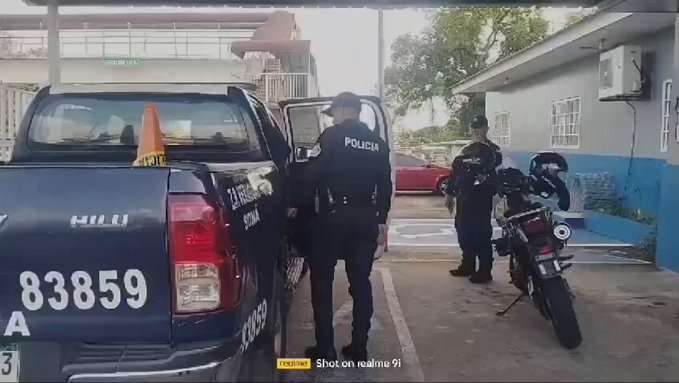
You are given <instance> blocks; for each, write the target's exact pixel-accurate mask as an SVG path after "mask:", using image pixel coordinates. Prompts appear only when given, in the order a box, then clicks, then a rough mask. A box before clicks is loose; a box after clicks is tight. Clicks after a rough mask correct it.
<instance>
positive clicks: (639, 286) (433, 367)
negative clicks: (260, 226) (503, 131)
mask: <svg viewBox="0 0 679 383" xmlns="http://www.w3.org/2000/svg"><path fill="white" fill-rule="evenodd" d="M408 198H417V197H408ZM405 202H407V204H408V205H417V204H420V203H422V201H405ZM396 209H397V211H398V212H399V213H403V209H402V207H401V206H400V205H399V204H398V202H397V206H396ZM406 213H407V212H406ZM575 251H576V258H580V257H591V258H593V259H598V258H597V257H601V256H606V255H611V254H609V253H610V250H608V249H605V248H597V249H590V248H578V249H576V250H575ZM618 251H620V250H618ZM613 255H614V256H616V257H617V256H619V255H620V254H613ZM459 259H460V258H459V250H458V249H457V248H454V247H393V248H392V249H391V250H390V251H389V252H388V253H387V254H386V255H385V256H384V257H382V258H381V259H380V260H379V261H377V262H376V264H375V270H374V272H373V274H372V283H373V291H374V296H375V318H374V320H373V330H372V331H371V339H370V344H369V352H370V356H371V357H372V358H374V359H376V360H377V361H382V362H386V361H391V362H392V364H396V367H393V366H392V367H388V368H364V369H351V368H336V369H315V370H313V371H312V372H295V373H287V374H286V378H287V379H288V380H290V381H293V380H294V381H421V380H424V381H516V380H521V381H573V380H577V381H673V380H677V379H679V363H677V361H679V347H678V346H677V345H678V344H679V289H677V286H679V276H678V275H677V274H674V273H670V272H666V271H659V270H657V269H656V268H655V267H654V266H652V265H640V264H636V265H633V264H600V263H579V264H575V265H574V266H573V267H572V268H571V269H570V270H569V271H568V272H567V273H566V276H567V278H568V280H569V283H570V285H571V287H572V289H573V291H574V293H575V296H576V298H575V301H574V305H575V310H576V312H577V315H578V319H579V322H580V326H581V329H582V333H583V338H584V341H583V344H582V345H581V346H580V347H579V348H578V349H576V350H573V351H569V350H565V349H563V348H562V347H561V346H560V345H559V343H558V341H557V339H556V337H555V335H554V332H553V330H552V328H551V325H550V323H549V322H547V321H545V320H544V319H542V317H541V316H540V315H539V314H538V312H537V311H536V310H535V309H534V308H533V307H532V306H531V305H530V303H529V302H528V301H523V302H521V303H519V304H518V305H517V306H516V307H514V309H512V311H510V312H509V314H508V315H506V316H505V317H502V318H500V317H497V316H496V315H495V312H496V311H497V310H499V309H501V308H502V307H503V306H505V305H507V304H508V303H510V302H511V301H512V300H513V298H514V297H516V295H517V293H518V291H517V290H516V289H515V288H514V287H513V286H511V285H510V284H509V283H508V280H509V278H508V275H507V272H506V270H507V265H506V263H503V262H497V263H496V264H495V267H494V270H493V276H494V278H495V281H494V282H493V283H491V284H490V285H487V286H476V285H472V284H471V283H470V282H469V281H467V280H466V279H464V278H462V279H459V278H453V277H450V276H449V274H448V272H447V270H448V269H450V268H453V267H455V266H456V265H457V263H458V261H459ZM334 292H335V295H334V296H335V300H334V305H335V310H336V327H335V331H336V347H337V349H338V351H339V348H340V347H341V346H342V345H343V344H344V343H345V342H347V341H348V339H349V334H350V330H351V325H350V320H349V318H348V313H349V311H350V307H351V299H350V297H349V296H348V292H347V281H346V275H345V272H344V267H343V265H342V263H340V264H339V265H338V268H337V272H336V282H335V287H334ZM289 323H290V329H289V339H290V340H289V342H290V343H289V355H290V356H293V357H294V356H302V353H303V349H304V347H305V346H307V345H310V344H312V343H313V319H312V312H311V300H310V295H309V286H308V278H306V280H305V281H304V282H303V284H302V286H301V287H300V290H299V291H298V293H297V294H296V296H295V300H294V304H293V311H292V313H291V318H290V322H289Z"/></svg>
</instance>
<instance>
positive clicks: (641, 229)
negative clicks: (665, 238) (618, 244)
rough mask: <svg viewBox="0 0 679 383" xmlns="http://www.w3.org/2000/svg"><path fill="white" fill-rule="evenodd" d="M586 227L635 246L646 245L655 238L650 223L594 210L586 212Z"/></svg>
mask: <svg viewBox="0 0 679 383" xmlns="http://www.w3.org/2000/svg"><path fill="white" fill-rule="evenodd" d="M585 228H586V229H587V230H589V231H592V232H594V233H597V234H601V235H603V236H605V237H608V238H613V239H617V240H619V241H622V242H625V243H629V244H632V245H635V246H644V245H646V244H647V243H648V241H649V240H651V239H652V238H653V231H654V228H653V227H652V226H650V225H644V224H643V223H639V222H634V221H632V220H629V219H625V218H621V217H616V216H612V215H608V214H601V213H597V212H594V211H587V212H585Z"/></svg>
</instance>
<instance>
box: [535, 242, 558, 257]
mask: <svg viewBox="0 0 679 383" xmlns="http://www.w3.org/2000/svg"><path fill="white" fill-rule="evenodd" d="M552 257H554V248H552V246H550V245H545V246H542V247H541V248H540V249H538V258H552Z"/></svg>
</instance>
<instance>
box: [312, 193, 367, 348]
mask: <svg viewBox="0 0 679 383" xmlns="http://www.w3.org/2000/svg"><path fill="white" fill-rule="evenodd" d="M319 224H320V225H319V227H318V235H317V236H316V237H317V238H316V241H315V245H314V248H315V251H314V252H313V254H312V258H311V259H310V267H311V270H310V271H311V283H312V289H311V291H312V294H311V300H312V304H313V308H314V321H315V323H316V345H317V346H318V347H319V349H323V350H328V349H334V331H333V325H332V319H333V304H332V286H333V280H334V276H335V266H336V265H337V260H338V259H344V261H345V269H346V273H347V277H348V279H349V289H350V292H351V296H352V298H353V301H354V307H353V326H352V327H353V328H352V333H351V338H352V344H354V345H356V346H358V347H365V346H366V344H367V342H368V331H369V330H370V319H371V317H372V315H373V297H372V286H371V284H370V273H371V271H372V266H373V258H374V254H375V250H377V236H378V223H377V218H376V210H375V208H374V206H365V207H351V206H338V207H336V208H334V209H333V210H331V211H330V212H329V213H325V214H323V215H322V216H321V217H320V222H319Z"/></svg>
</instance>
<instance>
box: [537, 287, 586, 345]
mask: <svg viewBox="0 0 679 383" xmlns="http://www.w3.org/2000/svg"><path fill="white" fill-rule="evenodd" d="M542 290H543V293H544V297H545V301H546V304H547V307H548V309H549V314H550V317H551V321H552V327H554V332H556V336H557V338H559V342H560V343H561V345H562V346H563V347H565V348H567V349H574V348H576V347H578V346H579V345H580V343H582V334H581V333H580V326H579V325H578V318H577V317H576V316H575V311H574V310H573V301H572V300H571V295H570V292H569V291H568V288H567V287H566V283H565V282H564V280H563V279H562V278H561V277H557V278H552V279H546V280H544V281H543V283H542Z"/></svg>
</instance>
